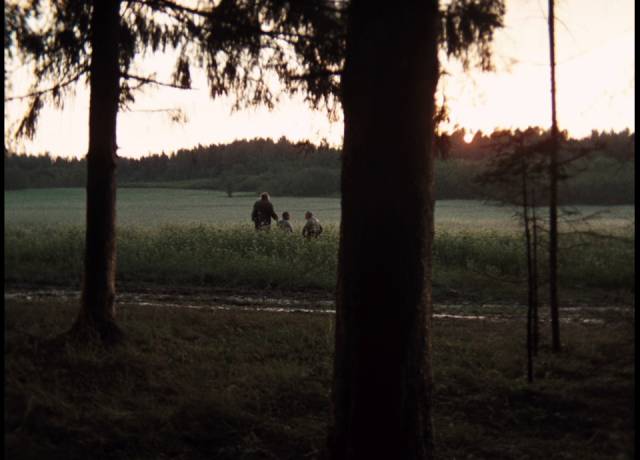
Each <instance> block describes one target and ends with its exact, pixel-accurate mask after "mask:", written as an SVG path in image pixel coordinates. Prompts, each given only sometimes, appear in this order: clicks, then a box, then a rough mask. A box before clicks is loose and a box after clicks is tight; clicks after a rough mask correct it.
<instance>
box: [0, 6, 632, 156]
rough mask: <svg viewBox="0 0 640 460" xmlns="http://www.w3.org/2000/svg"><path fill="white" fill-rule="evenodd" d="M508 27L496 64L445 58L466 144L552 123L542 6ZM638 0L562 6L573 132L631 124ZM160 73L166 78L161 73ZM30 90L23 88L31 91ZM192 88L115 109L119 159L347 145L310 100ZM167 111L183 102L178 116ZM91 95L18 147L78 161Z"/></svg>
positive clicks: (565, 104)
mask: <svg viewBox="0 0 640 460" xmlns="http://www.w3.org/2000/svg"><path fill="white" fill-rule="evenodd" d="M506 7H507V13H506V16H505V19H504V22H505V27H504V28H503V29H502V30H500V31H498V32H497V33H496V36H495V42H494V47H493V50H494V54H493V61H494V64H495V71H493V72H489V73H483V72H480V71H479V70H477V69H470V70H468V71H463V69H462V68H461V66H460V65H459V64H458V63H455V62H448V61H446V60H443V66H444V68H445V70H446V71H447V76H446V77H445V78H444V79H442V80H441V82H440V85H439V89H438V93H437V94H436V98H437V100H438V101H439V102H440V101H442V99H443V98H445V97H446V103H447V105H448V108H449V114H450V122H449V123H448V124H447V125H446V126H445V129H447V130H453V129H457V128H460V127H461V128H464V129H465V141H466V142H470V141H471V140H472V139H473V135H474V134H475V133H477V132H478V131H481V132H483V133H489V132H491V131H493V130H494V129H496V128H499V129H503V128H504V129H515V128H526V127H528V126H539V127H542V128H547V127H548V126H550V123H551V117H550V83H549V79H550V77H549V43H548V30H547V22H546V21H547V19H546V2H540V1H539V0H507V1H506ZM634 8H635V5H634V2H633V1H632V0H617V1H608V2H601V1H595V0H593V1H585V0H582V1H580V0H564V1H560V2H558V4H557V12H556V14H557V17H558V24H557V27H556V33H557V46H556V54H557V63H558V65H557V70H556V73H557V101H558V103H557V107H558V122H559V127H560V129H562V130H567V131H568V132H569V134H570V135H571V136H572V137H576V138H580V137H585V136H588V135H589V134H590V133H591V131H592V130H599V131H609V130H615V131H621V130H624V129H630V130H631V131H634V126H635V113H634V95H635V61H634V55H635V49H634V35H635V25H634ZM146 64H148V66H149V68H154V69H155V68H158V69H164V72H165V73H166V75H169V74H170V72H171V71H172V61H171V59H168V58H167V57H163V56H160V57H154V58H153V59H151V60H148V61H147V62H145V65H146ZM160 75H161V74H160ZM27 79H28V75H24V74H19V76H18V77H14V78H13V80H12V81H11V82H10V83H11V85H10V90H11V92H10V94H20V92H21V90H23V89H25V88H27V86H25V85H23V83H24V81H25V80H27ZM23 86H24V88H23ZM194 87H195V88H196V89H193V90H188V91H181V90H175V89H169V88H163V89H157V88H156V89H154V88H148V89H146V90H145V91H144V92H143V93H142V94H140V95H139V96H138V98H137V100H136V103H135V104H134V106H133V107H132V109H131V110H130V111H121V112H120V113H119V115H118V133H117V135H118V148H119V149H118V154H119V155H120V156H124V157H140V156H143V155H148V154H152V153H161V152H165V153H170V152H174V151H177V150H179V149H182V148H191V147H194V146H197V145H209V144H222V143H229V142H233V141H234V140H238V139H253V138H260V137H262V138H272V139H274V140H277V139H279V138H280V137H286V138H288V139H289V140H291V141H294V142H295V141H302V140H309V141H311V142H313V143H320V142H328V143H329V144H330V145H332V146H335V147H340V145H341V143H342V134H343V126H342V118H341V117H338V119H337V120H335V121H330V120H329V118H328V117H327V114H326V113H324V112H322V111H314V110H311V109H309V108H308V106H307V105H306V104H305V102H304V100H303V97H302V96H297V97H282V99H281V102H280V103H279V104H278V105H277V106H276V107H275V108H274V110H272V111H269V110H267V109H266V108H254V109H247V110H241V111H236V112H232V111H231V107H232V103H233V101H232V100H231V99H230V98H218V99H217V100H211V98H210V97H209V91H208V89H207V86H206V81H205V79H204V77H203V76H202V75H200V76H199V77H198V76H197V75H195V76H194ZM6 96H7V94H5V97H6ZM23 107H24V105H23V104H21V103H20V102H7V101H5V139H7V137H8V136H10V134H11V129H12V128H15V126H16V125H15V123H16V121H17V120H18V119H19V117H20V115H22V113H23V112H22V111H23ZM167 109H170V110H174V109H179V110H180V113H181V114H182V115H183V117H182V121H179V122H176V121H174V120H173V117H172V116H171V114H172V112H171V111H167ZM87 128H88V90H87V89H86V88H84V87H79V88H78V89H77V92H76V96H75V97H73V98H69V99H68V100H66V101H65V107H64V110H62V111H59V110H55V109H53V108H51V107H45V109H44V110H43V112H42V115H41V119H40V121H39V125H38V131H37V132H36V136H35V137H34V139H33V140H21V141H20V142H19V143H17V142H9V147H10V148H12V149H13V150H15V151H16V152H17V153H30V154H38V153H44V152H48V153H50V154H51V155H53V156H63V157H82V156H84V155H85V153H86V150H87V146H88V129H87Z"/></svg>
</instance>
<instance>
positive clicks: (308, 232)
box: [302, 211, 322, 239]
mask: <svg viewBox="0 0 640 460" xmlns="http://www.w3.org/2000/svg"><path fill="white" fill-rule="evenodd" d="M304 218H305V219H307V222H306V223H305V224H304V228H303V229H302V236H304V237H305V238H307V239H310V238H318V237H319V236H320V234H321V233H322V225H320V221H319V220H318V219H317V218H316V217H315V216H314V215H313V214H312V213H311V211H307V212H306V213H305V215H304Z"/></svg>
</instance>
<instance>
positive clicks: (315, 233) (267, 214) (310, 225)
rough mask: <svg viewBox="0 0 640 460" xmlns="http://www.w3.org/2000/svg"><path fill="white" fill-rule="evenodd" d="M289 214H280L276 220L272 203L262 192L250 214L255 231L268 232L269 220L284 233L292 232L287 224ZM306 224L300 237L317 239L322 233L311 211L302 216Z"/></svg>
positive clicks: (265, 193)
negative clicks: (275, 223)
mask: <svg viewBox="0 0 640 460" xmlns="http://www.w3.org/2000/svg"><path fill="white" fill-rule="evenodd" d="M289 217H290V216H289V213H288V212H287V211H285V212H283V213H282V220H278V215H277V214H276V212H275V210H274V209H273V203H271V200H270V199H269V194H268V193H267V192H263V193H262V194H261V195H260V199H259V200H258V201H256V202H255V204H254V205H253V211H252V212H251V220H252V221H253V223H254V224H255V226H256V230H268V229H269V228H271V219H273V220H275V221H276V222H278V228H280V229H281V230H283V231H285V232H293V227H292V226H291V222H289ZM304 218H305V219H306V222H305V224H304V227H302V236H304V237H305V238H317V237H319V236H320V234H321V233H322V225H320V221H319V220H318V219H317V218H316V217H315V216H314V215H313V213H312V212H311V211H307V212H306V213H305V215H304Z"/></svg>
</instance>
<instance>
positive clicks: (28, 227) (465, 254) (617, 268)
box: [5, 189, 635, 302]
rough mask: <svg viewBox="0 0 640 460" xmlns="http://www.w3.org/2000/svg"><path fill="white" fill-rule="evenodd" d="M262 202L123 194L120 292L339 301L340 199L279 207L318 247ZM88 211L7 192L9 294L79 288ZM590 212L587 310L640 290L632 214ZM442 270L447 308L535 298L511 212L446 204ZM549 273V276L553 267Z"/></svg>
mask: <svg viewBox="0 0 640 460" xmlns="http://www.w3.org/2000/svg"><path fill="white" fill-rule="evenodd" d="M255 199H256V197H255V196H253V195H240V196H233V197H231V198H230V197H228V196H226V194H225V193H223V192H211V191H206V190H172V189H122V190H120V191H119V192H118V209H117V222H118V234H117V235H118V236H117V238H118V242H117V248H118V278H117V279H118V283H119V284H120V285H121V286H124V287H136V286H140V285H142V284H151V285H162V286H174V287H178V286H182V287H185V286H224V287H232V288H259V289H269V288H279V289H298V290H299V289H321V290H324V291H327V292H331V291H332V290H333V288H334V286H335V280H336V264H337V251H338V229H339V218H340V201H339V199H338V198H292V197H274V198H273V202H274V204H275V208H276V211H277V212H280V211H283V210H288V211H289V212H290V213H291V215H292V223H293V226H294V229H295V231H296V233H297V232H299V231H300V229H301V227H302V222H303V218H302V216H303V214H304V211H306V210H312V211H313V212H314V213H315V214H316V215H317V216H318V217H319V218H320V220H321V222H322V223H323V225H324V229H325V232H324V234H323V235H322V237H321V238H320V239H318V240H316V241H305V240H303V239H302V238H301V237H300V236H299V234H294V235H286V234H282V233H280V232H276V231H272V232H270V233H268V234H265V233H256V232H255V231H254V230H253V228H252V224H251V222H250V220H249V214H250V211H251V207H252V205H253V202H254V201H255ZM84 205H85V203H84V191H83V190H82V189H50V190H42V189H40V190H24V191H11V192H5V283H9V284H11V283H14V284H27V285H34V284H36V285H40V284H55V285H68V286H73V287H77V286H78V285H79V282H80V275H81V273H82V247H83V241H84V230H83V222H84V212H85V210H84ZM581 211H582V212H583V213H584V214H594V213H595V214H598V216H597V218H596V219H594V220H593V221H592V222H591V223H590V224H589V225H588V226H586V225H584V224H583V225H582V226H581V230H583V231H585V233H582V234H574V235H570V236H566V237H564V238H563V239H562V241H561V245H562V248H561V249H562V252H561V257H560V279H561V288H562V289H564V290H565V291H566V293H567V294H569V295H570V296H571V297H572V298H575V300H576V301H582V300H585V299H587V298H590V297H602V295H605V297H611V296H613V297H614V298H624V299H626V300H628V299H629V298H631V296H633V293H634V291H635V281H634V250H633V248H634V244H633V233H632V225H633V222H634V209H633V207H631V206H616V207H612V208H603V207H596V206H585V207H582V209H581ZM541 212H542V213H544V210H541ZM562 228H565V229H568V228H569V227H568V226H567V225H566V224H565V225H564V226H563V227H562ZM587 230H588V231H589V232H592V231H595V232H599V233H601V234H606V235H612V236H614V238H611V237H598V236H594V235H591V234H590V233H588V232H586V231H587ZM541 259H542V257H541ZM434 263H435V266H434V295H435V296H436V299H438V298H443V299H444V298H447V299H451V300H456V299H461V298H464V299H468V300H485V301H496V300H503V301H510V302H513V301H523V300H524V298H525V297H524V294H525V293H524V290H523V284H522V282H523V281H524V277H525V273H524V267H525V260H524V250H523V242H522V235H521V230H520V229H519V224H518V220H517V219H516V218H515V217H514V210H513V209H511V208H508V207H500V206H495V205H489V204H484V203H482V202H478V201H442V202H438V203H437V205H436V239H435V242H434ZM540 269H541V271H542V274H543V275H544V272H545V267H544V264H541V267H540ZM543 295H544V290H543Z"/></svg>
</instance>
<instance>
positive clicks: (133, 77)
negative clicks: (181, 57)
mask: <svg viewBox="0 0 640 460" xmlns="http://www.w3.org/2000/svg"><path fill="white" fill-rule="evenodd" d="M122 78H125V79H127V80H135V81H138V82H140V83H141V85H140V86H142V85H146V84H152V85H158V86H166V87H168V88H175V89H192V90H197V89H198V88H192V87H188V86H182V85H176V84H173V83H166V82H162V81H158V80H156V79H154V78H149V77H140V76H138V75H131V74H129V73H125V74H123V75H122ZM140 86H138V88H139V87H140ZM136 89H137V88H136Z"/></svg>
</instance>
